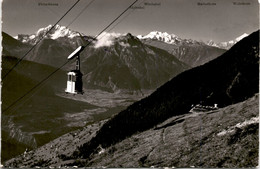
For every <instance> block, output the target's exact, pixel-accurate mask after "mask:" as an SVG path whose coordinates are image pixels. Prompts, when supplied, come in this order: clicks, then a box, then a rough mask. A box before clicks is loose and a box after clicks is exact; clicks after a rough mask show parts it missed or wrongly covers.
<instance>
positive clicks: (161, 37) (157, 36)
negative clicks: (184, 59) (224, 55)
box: [137, 31, 248, 49]
mask: <svg viewBox="0 0 260 169" xmlns="http://www.w3.org/2000/svg"><path fill="white" fill-rule="evenodd" d="M247 36H248V34H247V33H244V34H242V35H241V36H239V37H237V38H236V39H234V40H230V41H228V42H219V43H216V42H214V41H213V40H209V41H207V42H205V43H204V42H200V41H196V40H191V39H182V38H179V37H178V36H176V35H175V34H168V33H167V32H159V31H152V32H150V33H149V34H147V35H138V36H137V37H138V38H139V39H143V40H147V39H152V40H158V41H162V42H165V43H167V44H172V45H178V44H201V45H208V46H213V47H217V48H221V49H230V48H231V47H232V46H233V45H234V44H236V43H237V42H238V41H240V40H242V39H243V38H245V37H247Z"/></svg>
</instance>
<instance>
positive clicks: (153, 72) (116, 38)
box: [3, 26, 190, 92]
mask: <svg viewBox="0 0 260 169" xmlns="http://www.w3.org/2000/svg"><path fill="white" fill-rule="evenodd" d="M49 29H50V26H48V27H47V28H44V29H40V30H39V31H37V33H36V34H33V35H28V36H30V37H34V38H31V39H29V40H28V39H27V40H28V41H26V38H25V39H23V38H22V37H27V36H18V39H19V40H16V39H13V38H12V37H10V36H8V35H7V34H3V46H4V50H5V51H6V52H5V53H4V54H8V55H10V56H15V57H17V58H21V57H22V53H25V52H26V51H27V50H28V47H29V48H30V47H32V45H33V43H34V42H35V41H36V39H39V38H40V37H39V35H42V34H44V33H43V32H46V31H48V30H49ZM57 32H65V33H63V34H61V35H60V36H59V37H58V36H56V35H57V34H58V33H57ZM75 34H77V33H76V32H73V31H71V30H69V29H66V30H65V28H64V27H61V26H56V27H55V28H54V29H53V30H52V32H51V33H50V34H48V37H46V38H45V39H43V40H42V41H41V42H40V43H39V44H38V45H37V46H36V47H35V48H34V49H33V50H32V52H30V53H29V54H28V55H27V56H26V58H25V59H26V60H30V61H33V62H37V63H41V64H46V65H50V66H53V67H59V65H62V64H63V63H65V62H66V61H67V56H68V55H69V54H70V53H71V52H73V50H75V49H76V48H77V47H78V46H79V45H84V44H85V43H84V42H83V41H82V39H81V38H80V37H79V36H74V35H75ZM54 35H55V36H54ZM65 35H66V36H65ZM105 35H106V36H105V37H103V38H102V39H96V40H94V41H93V42H92V43H91V44H90V45H89V46H88V48H87V49H86V50H85V51H83V52H82V54H81V71H82V73H83V75H84V76H83V80H84V82H85V83H84V88H90V89H93V88H96V89H102V90H106V91H111V92H115V91H118V90H130V91H140V90H142V89H155V88H157V87H159V86H160V85H162V84H163V83H164V82H166V81H168V80H170V79H171V78H172V77H174V76H176V75H177V74H179V73H181V72H183V71H184V70H187V69H188V68H190V66H189V65H187V64H185V63H183V62H181V61H179V60H178V59H177V58H176V57H175V56H173V55H171V54H169V53H168V52H165V51H164V50H160V49H158V48H155V47H152V46H149V45H145V44H143V43H142V42H141V41H140V40H139V39H138V38H136V37H134V36H133V35H131V34H125V35H113V34H109V33H106V34H105ZM54 37H55V38H54ZM84 38H85V39H89V40H92V39H91V37H84ZM10 39H11V41H14V42H15V43H21V42H22V43H21V44H22V45H24V46H25V47H26V48H25V47H24V46H16V48H17V50H11V49H12V48H11V47H10V44H8V43H6V42H8V41H10ZM104 42H105V43H104ZM103 43H104V44H103ZM8 52H9V53H8ZM74 67H75V63H73V62H71V63H69V64H67V65H66V66H65V67H64V68H63V70H65V71H68V70H70V69H74ZM118 70H120V71H118ZM125 77H128V78H125Z"/></svg>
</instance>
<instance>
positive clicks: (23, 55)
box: [2, 0, 80, 81]
mask: <svg viewBox="0 0 260 169" xmlns="http://www.w3.org/2000/svg"><path fill="white" fill-rule="evenodd" d="M79 1H80V0H77V2H75V3H74V4H73V5H72V6H71V7H70V8H69V10H67V12H66V13H65V14H64V15H63V16H62V17H61V18H60V19H59V20H58V21H57V22H56V23H55V24H54V25H53V26H52V27H51V28H50V29H49V30H48V31H47V32H46V33H45V34H44V35H43V36H42V37H41V38H40V39H39V40H38V41H37V42H36V44H35V45H33V46H32V47H31V48H30V49H29V50H28V51H27V52H26V53H25V54H24V55H23V56H22V57H21V58H20V59H19V60H18V61H17V62H16V63H15V65H14V66H13V67H12V68H11V69H10V70H9V71H8V72H7V73H6V74H5V75H4V76H3V78H2V81H3V80H4V79H5V78H6V77H7V75H9V73H10V72H12V71H13V69H14V68H15V67H16V66H17V65H18V64H19V63H20V62H21V61H22V60H23V59H24V58H25V57H26V56H27V55H28V54H29V53H30V52H31V51H32V50H33V49H34V48H35V47H36V46H37V45H38V44H39V43H40V42H41V41H42V40H43V39H44V38H45V36H46V35H47V34H48V33H49V32H51V31H52V29H53V28H54V27H55V26H56V25H57V24H58V23H59V22H60V21H61V20H62V19H63V18H64V17H65V16H66V15H67V14H68V13H69V12H70V11H71V10H72V9H73V8H74V7H75V6H76V5H77V4H78V3H79Z"/></svg>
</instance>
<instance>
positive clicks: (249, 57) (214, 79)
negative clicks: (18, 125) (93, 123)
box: [80, 31, 259, 157]
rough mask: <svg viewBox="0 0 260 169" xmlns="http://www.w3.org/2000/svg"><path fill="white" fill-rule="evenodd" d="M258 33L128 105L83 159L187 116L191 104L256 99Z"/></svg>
mask: <svg viewBox="0 0 260 169" xmlns="http://www.w3.org/2000/svg"><path fill="white" fill-rule="evenodd" d="M258 52H259V31H257V32H254V33H252V34H251V35H250V36H248V37H247V38H244V39H243V40H242V41H240V42H239V43H237V44H236V45H235V46H233V47H232V48H231V49H230V50H229V51H227V52H226V53H224V54H223V55H222V56H220V57H218V58H217V59H215V60H213V61H211V62H209V63H207V64H205V65H203V66H199V67H197V68H194V69H191V70H189V71H186V72H184V73H182V74H180V75H178V76H177V77H175V78H173V79H172V80H171V81H169V82H167V83H166V84H165V85H163V86H162V87H160V88H158V89H157V90H156V91H155V92H154V93H153V94H152V95H150V96H149V97H147V98H145V99H142V100H141V101H138V102H136V103H134V104H133V105H131V106H129V107H128V108H127V109H126V110H124V111H122V112H121V113H119V114H118V115H116V116H115V117H113V118H112V119H111V120H109V121H108V122H107V123H106V124H104V126H103V127H102V128H101V129H100V130H99V132H98V134H97V136H96V137H95V138H93V139H92V140H91V141H90V142H88V143H86V144H85V145H83V146H82V147H81V148H80V152H81V154H82V155H83V156H84V157H89V155H90V154H91V153H93V152H95V149H96V148H97V147H98V146H99V145H102V147H108V146H109V145H111V144H114V143H116V142H118V141H120V140H122V139H124V138H126V137H128V136H130V135H132V134H134V133H136V132H138V131H144V130H146V129H149V128H151V127H153V126H154V125H156V124H158V123H159V122H162V121H163V120H166V119H167V118H169V117H171V116H175V115H179V114H184V113H187V112H188V111H189V110H190V108H191V105H192V104H197V103H201V104H205V105H212V104H214V103H217V104H218V105H219V106H220V107H224V106H227V105H230V104H233V103H237V102H240V101H243V100H245V99H246V98H249V97H251V96H253V95H254V94H255V93H257V92H258V83H259V74H258V72H259V57H258Z"/></svg>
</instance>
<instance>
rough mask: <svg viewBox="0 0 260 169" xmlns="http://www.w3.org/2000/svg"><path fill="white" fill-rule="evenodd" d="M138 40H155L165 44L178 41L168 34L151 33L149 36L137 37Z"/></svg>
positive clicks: (175, 37)
mask: <svg viewBox="0 0 260 169" xmlns="http://www.w3.org/2000/svg"><path fill="white" fill-rule="evenodd" d="M137 37H138V38H139V39H157V40H159V41H163V42H165V43H169V44H173V43H175V41H176V40H177V39H178V37H177V36H176V35H174V34H168V33H167V32H159V31H152V32H150V33H149V34H147V35H145V36H142V35H138V36H137Z"/></svg>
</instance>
